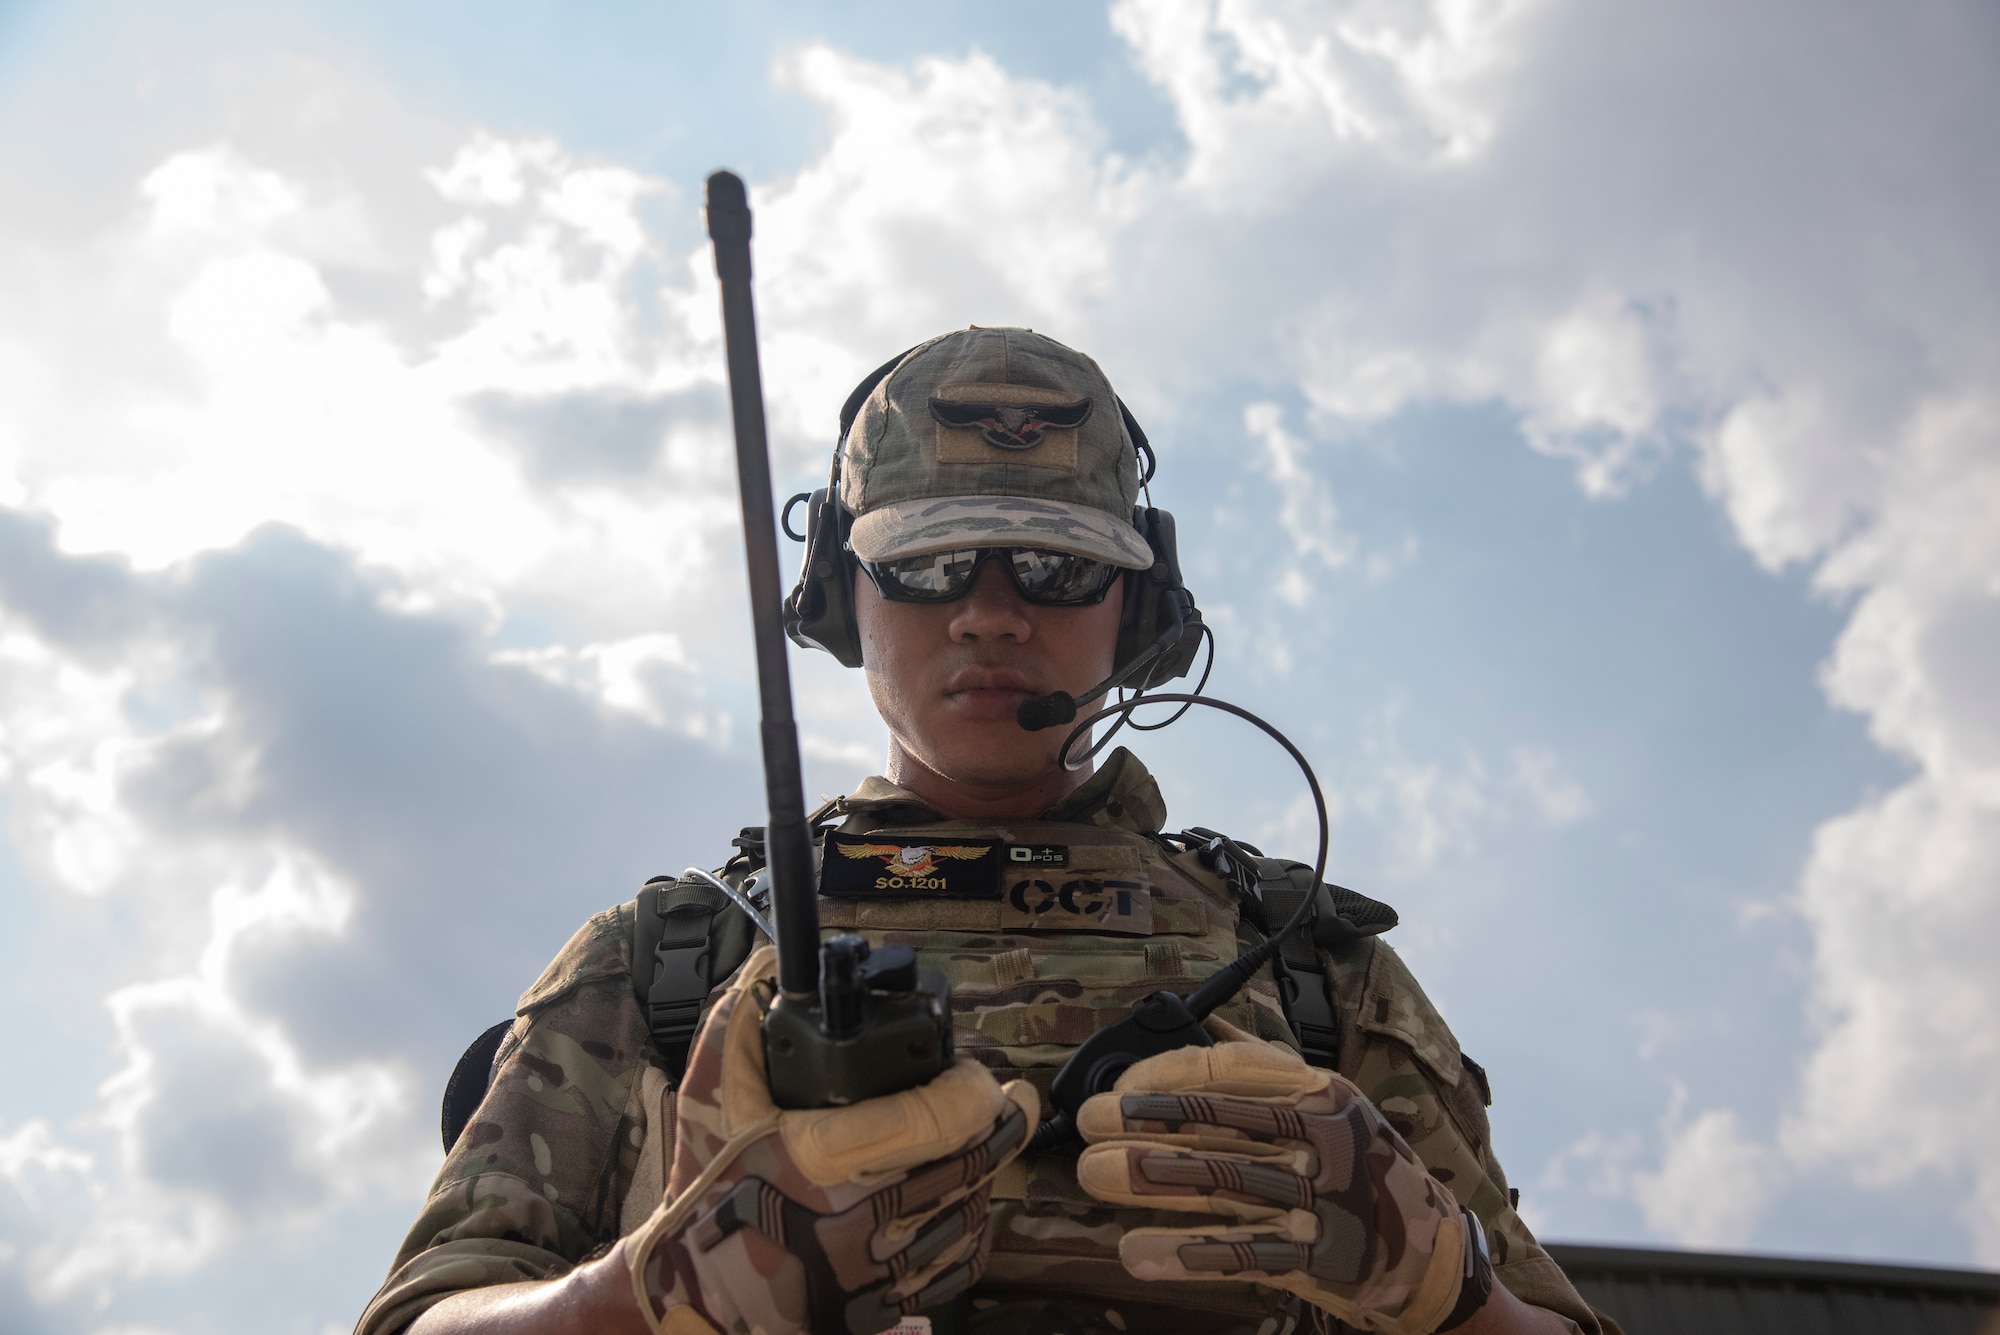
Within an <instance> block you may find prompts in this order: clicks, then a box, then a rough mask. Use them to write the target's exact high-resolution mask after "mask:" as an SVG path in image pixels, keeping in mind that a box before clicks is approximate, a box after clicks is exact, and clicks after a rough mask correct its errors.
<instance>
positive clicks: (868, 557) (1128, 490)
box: [840, 325, 1153, 570]
mask: <svg viewBox="0 0 2000 1335" xmlns="http://www.w3.org/2000/svg"><path fill="white" fill-rule="evenodd" d="M1138 498H1139V465H1138V458H1137V456H1136V454H1135V452H1134V450H1133V447H1132V441H1131V438H1130V437H1129V436H1127V435H1126V433H1125V423H1124V419H1123V416H1122V414H1121V413H1120V412H1119V411H1118V399H1117V396H1116V395H1114V394H1113V393H1112V392H1111V382H1110V381H1109V380H1107V379H1105V376H1104V372H1103V371H1101V370H1100V369H1098V365H1097V363H1096V362H1094V361H1092V360H1091V359H1090V358H1088V357H1086V356H1084V355H1083V354H1082V353H1080V352H1077V351H1074V350H1073V349H1070V348H1066V347H1064V346H1063V345H1062V344H1060V343H1058V342H1056V341H1055V340H1054V339H1052V338H1047V337H1045V336H1043V335H1041V334H1037V333H1035V332H1034V331H1033V330H1030V329H982V328H979V327H978V326H976V325H975V326H973V327H972V328H970V329H962V330H958V331H956V332H954V333H950V334H945V335H943V336H942V337H939V338H934V339H932V340H931V341H930V342H928V343H925V344H922V345H921V346H919V347H917V348H915V349H913V350H912V351H911V352H910V353H909V355H907V356H906V357H904V358H903V359H902V361H900V362H898V363H897V364H896V369H895V370H893V371H891V372H890V373H889V374H888V375H887V376H885V377H883V379H882V383H881V384H879V385H877V386H876V387H875V390H874V392H873V393H871V394H870V395H869V396H868V399H867V401H866V402H864V403H863V404H862V406H861V411H860V413H859V415H858V416H856V418H855V420H854V425H853V427H852V428H851V429H850V430H849V431H848V433H847V439H846V441H845V443H844V444H843V446H842V450H841V461H840V499H841V501H842V502H843V503H844V504H845V505H846V506H847V508H848V509H849V510H850V511H851V512H852V513H853V514H854V515H855V521H854V528H853V532H852V534H851V535H850V539H849V541H850V544H851V545H852V546H853V548H854V553H855V555H857V556H859V557H860V558H861V559H862V560H864V561H886V560H889V559H891V558H894V557H899V556H920V555H923V554H924V553H926V552H940V551H950V550H952V549H954V548H960V547H998V546H1009V545H1014V546H1024V547H1028V546H1032V547H1047V548H1053V549H1054V550H1057V551H1065V552H1074V553H1076V554H1077V555H1079V556H1089V557H1094V558H1095V559H1097V560H1100V561H1109V562H1110V563H1111V564H1113V565H1117V566H1123V567H1125V568H1126V569H1128V570H1143V569H1144V568H1146V567H1147V566H1150V565H1151V564H1153V553H1152V550H1151V548H1149V547H1148V546H1147V545H1146V540H1145V539H1144V538H1142V537H1140V536H1139V532H1138V530H1137V529H1135V528H1133V527H1132V507H1133V506H1134V505H1135V504H1136V503H1137V501H1138Z"/></svg>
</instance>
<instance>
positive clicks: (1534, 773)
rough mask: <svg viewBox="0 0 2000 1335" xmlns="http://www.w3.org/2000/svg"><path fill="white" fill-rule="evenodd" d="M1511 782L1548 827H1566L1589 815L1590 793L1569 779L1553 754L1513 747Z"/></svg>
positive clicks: (1545, 750) (1532, 748)
mask: <svg viewBox="0 0 2000 1335" xmlns="http://www.w3.org/2000/svg"><path fill="white" fill-rule="evenodd" d="M1514 782H1515V784H1516V786H1517V787H1518V788H1519V789H1520V790H1521V792H1522V793H1523V794H1524V795H1525V796H1526V797H1527V799H1528V802H1529V804H1530V806H1531V807H1532V808H1533V809H1534V811H1535V812H1536V814H1538V815H1540V816H1541V818H1542V819H1543V820H1545V821H1547V822H1548V823H1549V824H1550V825H1558V826H1560V825H1570V824H1574V823H1575V822H1576V821H1579V820H1582V819H1583V818H1584V817H1585V816H1588V815H1589V814H1590V809H1591V804H1590V794H1589V793H1587V792H1585V791H1584V790H1583V787H1582V785H1580V784H1578V783H1577V781H1576V780H1575V779H1573V778H1571V777H1570V775H1569V771H1568V770H1566V769H1564V768H1563V763H1562V760H1561V758H1560V757H1558V756H1557V755H1556V754H1555V753H1554V752H1553V751H1550V750H1548V749H1547V748H1546V747H1539V746H1517V747H1515V748H1514Z"/></svg>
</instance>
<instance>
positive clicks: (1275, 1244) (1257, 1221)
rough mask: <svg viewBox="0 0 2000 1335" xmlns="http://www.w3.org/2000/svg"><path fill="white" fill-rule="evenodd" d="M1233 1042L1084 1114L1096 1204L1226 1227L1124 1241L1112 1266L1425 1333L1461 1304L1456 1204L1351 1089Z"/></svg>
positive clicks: (1141, 1068)
mask: <svg viewBox="0 0 2000 1335" xmlns="http://www.w3.org/2000/svg"><path fill="white" fill-rule="evenodd" d="M1240 1036H1241V1037H1242V1038H1243V1039H1245V1040H1247V1041H1242V1042H1225V1043H1219V1044H1217V1045H1216V1046H1214V1047H1211V1048H1180V1049H1178V1050H1176V1051H1173V1052H1165V1053H1161V1054H1160V1055H1159V1056H1156V1057H1148V1058H1147V1059H1146V1060H1144V1061H1142V1062H1139V1063H1137V1064H1135V1065H1134V1066H1133V1067H1132V1069H1131V1070H1129V1071H1127V1072H1126V1073H1125V1074H1124V1075H1123V1076H1121V1077H1120V1078H1119V1080H1118V1083H1117V1085H1116V1086H1114V1087H1113V1090H1112V1092H1110V1093H1106V1094H1099V1095H1097V1096H1096V1097H1094V1098H1092V1099H1090V1100H1089V1101H1088V1102H1087V1103H1085V1104H1084V1105H1083V1107H1082V1109H1080V1110H1079V1112H1078V1115H1077V1128H1078V1130H1080V1131H1081V1132H1082V1133H1083V1138H1084V1139H1085V1140H1086V1141H1088V1142H1089V1146H1088V1148H1086V1149H1085V1150H1084V1151H1083V1154H1082V1156H1081V1157H1080V1158H1079V1159H1078V1160H1077V1180H1078V1181H1079V1182H1081V1183H1082V1185H1083V1187H1084V1189H1085V1190H1086V1191H1088V1192H1090V1194H1091V1195H1093V1196H1095V1197H1097V1198H1098V1199H1099V1200H1102V1201H1107V1202H1110V1203H1112V1204H1118V1205H1138V1206H1144V1207H1147V1208H1149V1209H1155V1210H1186V1211H1188V1212H1190V1213H1196V1214H1207V1215H1221V1216H1224V1219H1222V1220H1216V1221H1213V1222H1209V1223H1205V1224H1200V1225H1197V1226H1195V1227H1192V1228H1177V1229H1173V1228H1141V1229H1134V1230H1132V1231H1131V1232H1130V1233H1127V1234H1126V1235H1125V1237H1124V1238H1123V1239H1122V1240H1121V1241H1120V1242H1119V1245H1118V1257H1119V1259H1120V1260H1121V1261H1123V1262H1124V1264H1125V1268H1126V1269H1127V1270H1129V1271H1131V1272H1132V1274H1133V1275H1135V1276H1137V1277H1138V1278H1140V1279H1209V1280H1213V1279H1217V1278H1230V1277H1233V1278H1237V1279H1244V1280H1248V1281H1250V1282H1252V1283H1256V1284H1263V1285H1268V1286H1269V1287H1271V1288H1275V1289H1283V1290H1285V1291H1286V1292H1289V1293H1295V1294H1298V1295H1299V1296H1300V1297H1301V1298H1304V1299H1305V1300H1306V1301H1307V1302H1309V1303H1312V1304H1313V1305H1314V1306H1315V1307H1318V1308H1320V1309H1322V1310H1324V1311H1326V1312H1330V1313H1332V1314H1333V1315H1334V1316H1336V1317H1338V1318H1339V1319H1340V1320H1342V1321H1345V1322H1346V1323H1347V1324H1349V1325H1351V1326H1358V1327H1360V1328H1361V1329H1363V1330H1371V1331H1382V1332H1386V1333H1387V1335H1427V1332H1430V1331H1433V1330H1435V1329H1436V1328H1437V1326H1438V1323H1439V1322H1441V1321H1443V1320H1444V1318H1445V1317H1446V1316H1447V1315H1448V1314H1449V1313H1450V1312H1451V1309H1452V1304H1453V1303H1454V1302H1455V1301H1456V1299H1457V1297H1458V1289H1459V1277H1460V1264H1461V1261H1462V1260H1463V1258H1464V1245H1465V1226H1464V1223H1463V1222H1462V1220H1461V1219H1460V1217H1459V1210H1458V1206H1457V1205H1456V1204H1454V1203H1453V1201H1452V1198H1451V1196H1450V1195H1449V1194H1448V1193H1447V1192H1446V1191H1445V1190H1444V1188H1442V1187H1440V1186H1439V1185H1438V1184H1437V1183H1436V1182H1434V1181H1432V1179H1431V1177H1430V1174H1429V1173H1427V1172H1426V1171H1425V1169H1424V1165H1423V1164H1422V1162H1420V1161H1419V1160H1418V1158H1417V1156H1416V1154H1415V1153H1414V1152H1413V1151H1412V1150H1411V1149H1410V1147H1409V1146H1408V1145H1407V1144H1405V1143H1404V1141H1403V1138H1402V1137H1401V1136H1399V1135H1397V1134H1396V1132H1395V1131H1394V1129H1392V1128H1391V1127H1390V1126H1389V1124H1388V1123H1387V1122H1385V1121H1383V1120H1382V1115H1381V1114H1380V1113H1378V1112H1377V1111H1376V1110H1375V1106H1374V1105H1373V1104H1371V1103H1370V1102H1368V1100H1367V1099H1365V1098H1363V1097H1362V1096H1361V1092H1360V1091H1359V1090H1357V1089H1355V1087H1354V1086H1353V1085H1351V1084H1349V1083H1348V1082H1347V1081H1345V1080H1343V1079H1341V1077H1339V1076H1337V1075H1334V1074H1333V1073H1332V1072H1330V1071H1322V1070H1319V1069H1318V1068H1316V1067H1312V1066H1308V1065H1306V1064H1305V1062H1304V1061H1302V1060H1300V1058H1299V1056H1298V1054H1297V1053H1294V1052H1293V1051H1291V1049H1289V1048H1281V1047H1277V1046H1274V1045H1272V1044H1268V1043H1261V1042H1258V1041H1256V1040H1254V1039H1250V1038H1249V1036H1248V1035H1247V1034H1244V1035H1240Z"/></svg>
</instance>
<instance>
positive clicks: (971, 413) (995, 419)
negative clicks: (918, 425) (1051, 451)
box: [931, 396, 1092, 450]
mask: <svg viewBox="0 0 2000 1335" xmlns="http://www.w3.org/2000/svg"><path fill="white" fill-rule="evenodd" d="M1091 407H1092V402H1091V400H1090V399H1088V398H1081V399H1071V400H1069V401H1068V402H1064V403H980V402H977V401H974V400H970V399H948V398H944V397H941V396H934V397H933V398H932V399H931V416H932V417H935V418H936V419H937V420H938V421H939V422H940V423H942V424H943V425H945V426H948V427H957V428H959V429H961V430H975V431H977V432H979V436H980V439H982V440H984V441H985V442H986V443H987V444H988V445H994V446H998V447H999V448H1000V449H1003V450H1032V449H1034V448H1035V447H1036V446H1037V445H1039V444H1041V443H1042V440H1043V438H1044V436H1045V435H1046V434H1047V433H1048V432H1050V431H1073V430H1075V429H1076V428H1077V427H1080V426H1082V425H1083V424H1084V423H1085V422H1086V421H1088V420H1089V419H1090V410H1091Z"/></svg>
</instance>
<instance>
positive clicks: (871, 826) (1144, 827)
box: [834, 746, 1167, 834]
mask: <svg viewBox="0 0 2000 1335" xmlns="http://www.w3.org/2000/svg"><path fill="white" fill-rule="evenodd" d="M834 810H835V811H836V812H838V813H839V814H841V815H843V816H845V817H846V818H847V819H846V820H845V821H844V822H843V823H842V824H841V827H840V828H841V831H842V832H843V833H845V834H866V833H868V832H869V831H871V830H880V829H886V828H889V827H892V826H893V827H898V828H900V827H902V826H906V825H932V824H936V823H937V822H939V821H941V820H943V819H944V817H942V816H940V815H938V813H937V812H935V811H933V810H931V809H930V808H929V807H928V806H925V805H924V800H923V799H922V798H920V797H918V796H917V795H916V794H915V793H913V792H911V791H910V790H909V789H907V788H902V787H899V786H897V785H896V784H893V783H890V782H889V781H888V780H887V779H885V778H883V777H882V776H881V775H879V774H875V775H870V776H869V777H868V778H866V779H863V780H862V781H861V784H860V786H859V787H857V788H856V789H855V790H854V792H853V793H852V794H851V795H849V796H847V797H843V798H841V799H840V800H839V802H837V803H835V805H834ZM1038 819H1040V820H1046V821H1074V822H1076V823H1078V824H1081V825H1101V826H1104V827H1106V828H1108V829H1114V830H1128V831H1130V832H1131V833H1133V834H1157V833H1159V831H1160V828H1161V827H1162V826H1164V825H1165V824H1166V821H1167V804H1166V800H1165V799H1164V798H1162V797H1161V796H1160V785H1159V784H1158V783H1156V782H1154V780H1153V776H1152V775H1151V774H1150V773H1148V772H1147V770H1146V767H1145V765H1143V764H1141V763H1140V761H1139V757H1137V756H1135V755H1133V754H1132V753H1131V752H1130V751H1127V750H1126V749H1125V748H1124V747H1122V746H1121V747H1119V748H1118V749H1117V750H1115V751H1113V752H1112V753H1111V754H1110V756H1108V757H1107V758H1106V759H1105V761H1104V763H1103V764H1102V765H1100V766H1099V767H1098V770H1097V772H1096V773H1095V774H1093V775H1091V776H1090V777H1089V778H1088V779H1086V780H1085V781H1084V783H1083V786H1082V787H1081V788H1078V789H1077V790H1076V791H1075V792H1073V793H1071V794H1070V795H1069V796H1068V797H1066V798H1064V799H1063V800H1062V801H1060V802H1058V803H1056V804H1055V805H1054V806H1052V807H1050V808H1049V809H1048V810H1047V811H1045V812H1043V813H1042V814H1041V816H1040V817H1038ZM996 823H997V822H996Z"/></svg>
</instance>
